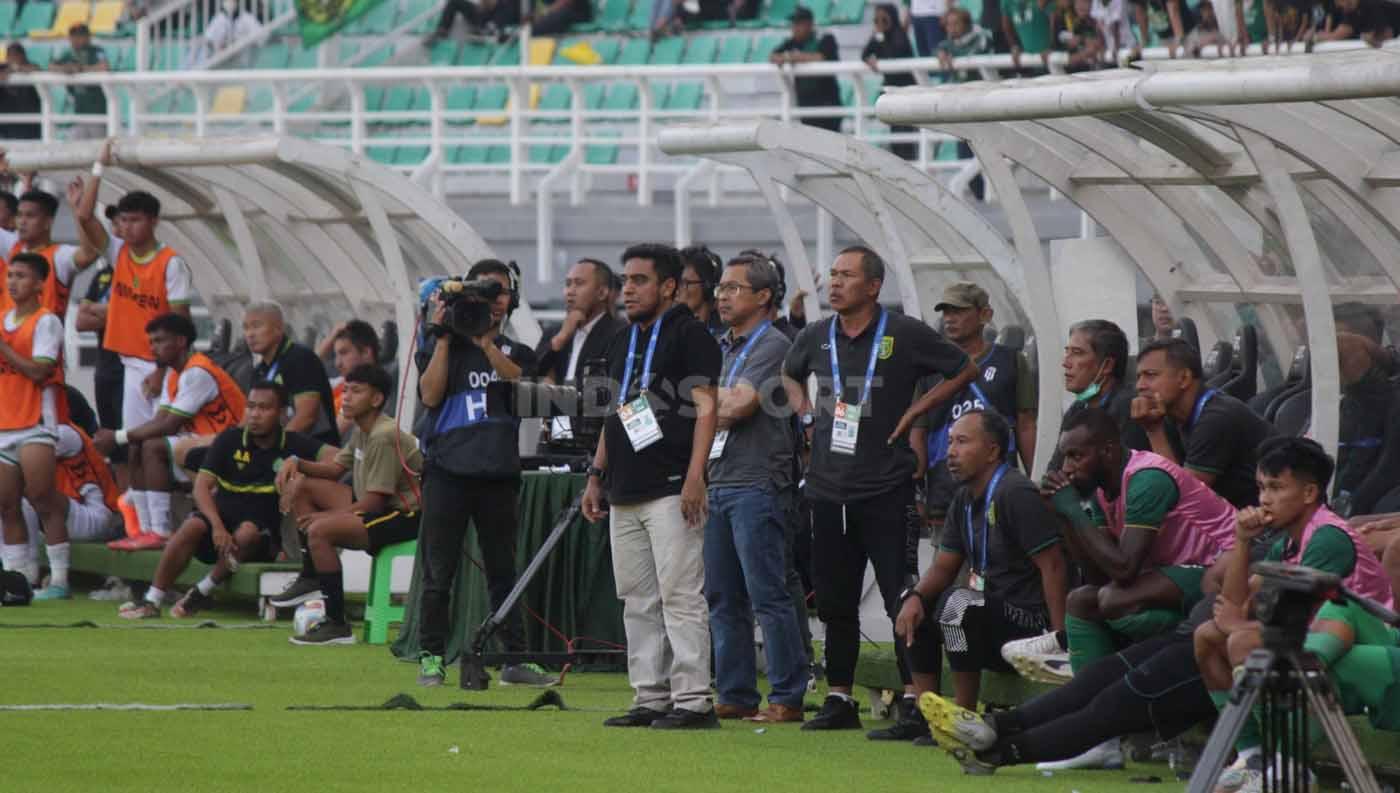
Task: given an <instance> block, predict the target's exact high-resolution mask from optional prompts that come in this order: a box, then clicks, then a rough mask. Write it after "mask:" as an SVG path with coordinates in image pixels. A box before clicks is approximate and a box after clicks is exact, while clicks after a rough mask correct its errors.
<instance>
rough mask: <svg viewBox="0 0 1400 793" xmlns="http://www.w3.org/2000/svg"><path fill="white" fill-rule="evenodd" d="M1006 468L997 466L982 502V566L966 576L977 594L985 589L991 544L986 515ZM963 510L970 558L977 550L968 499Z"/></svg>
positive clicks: (970, 504) (1004, 464)
mask: <svg viewBox="0 0 1400 793" xmlns="http://www.w3.org/2000/svg"><path fill="white" fill-rule="evenodd" d="M1007 468H1008V465H1007V464H1006V463H1002V464H1001V465H999V466H997V470H996V473H994V474H992V481H991V482H989V483H988V484H987V495H986V496H985V497H984V498H983V500H982V564H981V565H978V566H974V567H973V569H972V571H971V573H970V574H969V576H968V583H969V584H970V585H971V587H972V588H973V589H974V590H976V591H978V592H981V591H982V590H983V589H984V588H985V587H986V578H985V576H986V575H987V549H988V547H990V546H991V544H992V539H991V532H992V530H991V524H990V521H988V520H987V513H989V512H991V510H992V496H994V495H996V492H997V485H999V484H1001V478H1002V477H1003V476H1005V475H1006V471H1007ZM964 509H965V510H966V517H967V554H968V556H969V557H971V556H972V555H973V554H974V552H975V551H976V550H977V543H976V534H975V533H974V531H973V528H974V526H973V523H972V503H971V499H970V498H969V499H968V504H967V506H966V507H965V508H964Z"/></svg>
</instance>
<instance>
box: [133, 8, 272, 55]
mask: <svg viewBox="0 0 1400 793" xmlns="http://www.w3.org/2000/svg"><path fill="white" fill-rule="evenodd" d="M239 6H240V11H241V13H243V14H248V15H250V16H251V17H252V18H254V19H257V20H258V22H259V25H258V27H257V29H256V30H255V31H250V32H248V33H247V34H246V35H239V36H236V37H235V38H234V39H232V40H231V41H229V42H228V43H227V44H226V45H225V46H223V47H221V48H219V49H217V50H213V51H210V50H209V49H208V48H207V47H206V45H205V40H204V32H205V31H206V30H207V29H208V27H209V23H210V22H211V21H212V20H213V19H214V17H215V16H216V15H217V13H218V11H219V4H216V3H210V2H207V0H175V2H172V3H166V4H165V5H163V6H161V7H160V8H157V9H156V10H154V11H152V12H150V13H149V14H147V15H145V16H144V17H142V18H141V19H139V20H137V22H136V62H135V64H134V66H133V68H134V70H135V71H138V72H146V71H158V70H161V69H165V70H171V69H176V68H178V69H212V68H214V67H216V66H219V65H221V64H224V63H228V62H230V61H232V60H233V59H234V58H236V57H237V56H238V55H239V54H241V53H244V52H247V51H249V50H251V49H252V48H254V47H257V46H259V45H261V44H262V43H263V42H265V41H266V40H267V38H268V36H270V35H272V34H274V33H276V32H278V31H280V30H281V29H282V28H284V27H287V26H288V25H291V24H292V23H294V22H296V19H297V12H296V3H295V0H239Z"/></svg>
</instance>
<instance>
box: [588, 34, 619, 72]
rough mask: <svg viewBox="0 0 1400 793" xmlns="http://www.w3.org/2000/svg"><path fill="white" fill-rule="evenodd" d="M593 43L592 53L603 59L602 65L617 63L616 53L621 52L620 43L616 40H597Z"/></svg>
mask: <svg viewBox="0 0 1400 793" xmlns="http://www.w3.org/2000/svg"><path fill="white" fill-rule="evenodd" d="M592 43H593V51H594V52H596V53H598V55H599V57H601V58H602V59H603V63H604V65H611V64H614V63H617V56H618V53H619V52H621V51H622V42H620V41H618V40H617V39H616V38H611V37H609V38H605V39H597V40H595V41H594V42H592Z"/></svg>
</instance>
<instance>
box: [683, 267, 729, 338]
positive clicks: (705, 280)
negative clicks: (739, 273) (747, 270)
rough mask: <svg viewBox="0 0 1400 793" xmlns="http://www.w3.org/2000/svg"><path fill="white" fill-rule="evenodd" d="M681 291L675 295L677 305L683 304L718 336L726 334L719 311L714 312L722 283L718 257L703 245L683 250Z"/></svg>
mask: <svg viewBox="0 0 1400 793" xmlns="http://www.w3.org/2000/svg"><path fill="white" fill-rule="evenodd" d="M681 264H683V265H684V266H685V269H683V270H681V288H680V291H678V292H677V293H676V302H677V303H684V304H685V307H686V308H688V309H690V313H692V314H694V315H695V318H696V319H698V320H700V321H701V322H702V323H704V325H705V327H706V328H709V330H710V333H713V334H714V335H716V336H718V335H719V334H721V333H723V332H724V324H723V323H722V322H720V319H719V312H717V311H715V284H716V283H717V282H718V281H719V271H720V270H721V269H722V266H721V262H720V258H719V255H718V254H716V253H715V252H714V251H712V250H710V249H709V248H707V247H705V246H704V245H693V246H691V247H689V248H684V249H682V250H681Z"/></svg>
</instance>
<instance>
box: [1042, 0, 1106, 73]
mask: <svg viewBox="0 0 1400 793" xmlns="http://www.w3.org/2000/svg"><path fill="white" fill-rule="evenodd" d="M1092 13H1093V0H1055V14H1054V15H1053V16H1052V17H1051V18H1050V22H1051V25H1052V26H1053V28H1054V29H1053V31H1052V34H1053V37H1054V38H1053V41H1054V43H1055V49H1057V50H1059V51H1061V52H1064V53H1065V54H1066V55H1068V56H1069V63H1068V64H1067V65H1066V67H1065V71H1067V72H1071V73H1073V72H1082V71H1087V70H1089V69H1096V68H1098V65H1099V61H1101V60H1103V40H1102V39H1100V38H1099V26H1098V25H1097V24H1096V23H1095V22H1094V19H1093V16H1092Z"/></svg>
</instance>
